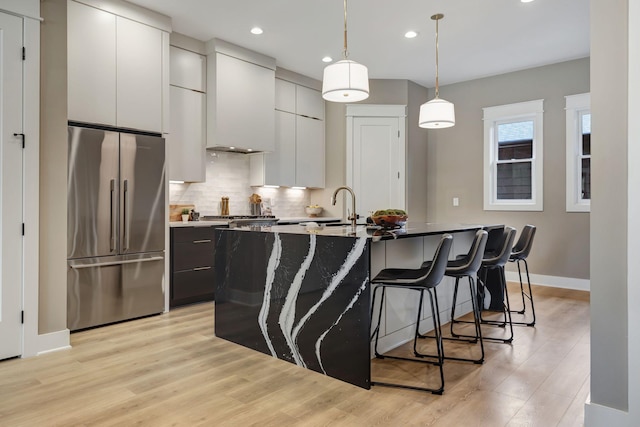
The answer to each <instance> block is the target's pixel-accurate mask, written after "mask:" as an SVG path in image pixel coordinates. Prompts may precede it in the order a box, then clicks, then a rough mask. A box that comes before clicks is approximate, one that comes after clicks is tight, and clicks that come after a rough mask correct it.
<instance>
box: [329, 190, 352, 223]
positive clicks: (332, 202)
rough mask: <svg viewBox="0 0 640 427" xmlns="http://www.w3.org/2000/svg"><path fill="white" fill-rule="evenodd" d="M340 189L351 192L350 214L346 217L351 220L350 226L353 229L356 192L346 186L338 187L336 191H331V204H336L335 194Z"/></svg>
mask: <svg viewBox="0 0 640 427" xmlns="http://www.w3.org/2000/svg"><path fill="white" fill-rule="evenodd" d="M340 190H346V191H348V192H349V193H351V215H350V216H348V217H347V219H349V220H351V227H353V231H355V230H356V219H357V218H358V216H357V215H356V194H355V193H354V192H353V190H352V189H351V188H349V187H347V186H343V187H338V188H336V191H334V192H333V196H331V204H332V205H334V206H335V204H336V196H337V195H338V192H339V191H340Z"/></svg>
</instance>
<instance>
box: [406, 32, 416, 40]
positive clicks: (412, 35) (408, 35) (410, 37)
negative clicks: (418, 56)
mask: <svg viewBox="0 0 640 427" xmlns="http://www.w3.org/2000/svg"><path fill="white" fill-rule="evenodd" d="M404 36H405V37H406V38H408V39H412V38H415V37H417V36H418V33H416V32H415V31H407V32H406V33H404Z"/></svg>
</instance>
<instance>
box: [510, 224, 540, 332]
mask: <svg viewBox="0 0 640 427" xmlns="http://www.w3.org/2000/svg"><path fill="white" fill-rule="evenodd" d="M535 235H536V227H535V225H530V224H527V225H525V226H524V227H523V229H522V231H521V232H520V237H519V238H518V242H517V243H516V245H515V246H514V247H513V251H512V252H511V256H510V257H509V262H515V263H516V265H517V266H518V277H519V278H520V294H521V296H522V310H511V312H512V313H517V314H522V315H524V314H525V311H526V309H527V306H526V304H525V298H527V299H528V300H529V303H530V304H531V314H532V316H533V318H532V320H531V322H513V324H514V325H526V326H535V324H536V309H535V306H534V305H533V292H531V280H530V279H529V265H528V264H527V257H528V256H529V253H530V252H531V247H532V246H533V237H534V236H535ZM521 262H523V263H524V268H525V271H526V273H527V284H528V286H529V293H527V292H526V291H525V290H524V286H523V284H522V270H521V269H520V263H521Z"/></svg>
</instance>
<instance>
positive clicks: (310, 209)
mask: <svg viewBox="0 0 640 427" xmlns="http://www.w3.org/2000/svg"><path fill="white" fill-rule="evenodd" d="M304 211H305V212H306V213H307V215H309V216H310V217H316V216H318V215H319V214H320V212H322V206H306V207H305V208H304Z"/></svg>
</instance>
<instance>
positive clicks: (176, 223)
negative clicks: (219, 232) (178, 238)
mask: <svg viewBox="0 0 640 427" xmlns="http://www.w3.org/2000/svg"><path fill="white" fill-rule="evenodd" d="M228 225H229V222H228V221H189V222H182V221H170V222H169V227H226V226H228Z"/></svg>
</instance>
